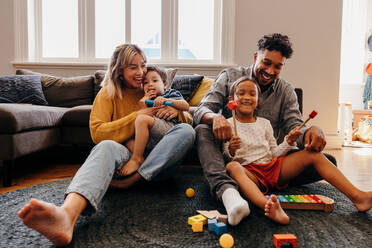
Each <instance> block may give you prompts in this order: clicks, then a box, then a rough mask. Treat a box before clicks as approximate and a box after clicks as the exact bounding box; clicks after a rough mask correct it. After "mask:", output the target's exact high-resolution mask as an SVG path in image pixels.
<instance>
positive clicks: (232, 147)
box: [229, 136, 241, 157]
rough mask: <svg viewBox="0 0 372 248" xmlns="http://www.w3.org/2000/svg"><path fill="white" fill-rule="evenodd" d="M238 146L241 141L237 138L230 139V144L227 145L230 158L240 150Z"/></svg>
mask: <svg viewBox="0 0 372 248" xmlns="http://www.w3.org/2000/svg"><path fill="white" fill-rule="evenodd" d="M240 145H241V141H240V138H239V137H238V136H233V137H231V139H230V143H229V153H230V155H231V157H234V156H235V153H236V151H237V150H238V149H240Z"/></svg>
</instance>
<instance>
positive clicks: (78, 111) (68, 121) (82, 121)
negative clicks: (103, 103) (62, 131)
mask: <svg viewBox="0 0 372 248" xmlns="http://www.w3.org/2000/svg"><path fill="white" fill-rule="evenodd" d="M91 110H92V105H82V106H77V107H73V108H70V109H69V110H67V111H66V113H65V114H64V115H63V118H62V123H63V126H81V127H88V126H89V117H90V111H91Z"/></svg>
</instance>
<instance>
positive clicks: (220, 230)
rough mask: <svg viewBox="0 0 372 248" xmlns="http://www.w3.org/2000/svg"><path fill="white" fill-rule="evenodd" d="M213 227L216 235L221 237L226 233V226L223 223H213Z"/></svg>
mask: <svg viewBox="0 0 372 248" xmlns="http://www.w3.org/2000/svg"><path fill="white" fill-rule="evenodd" d="M213 227H214V232H215V233H216V234H217V235H221V234H224V233H226V232H227V226H226V224H225V223H223V222H217V223H214V224H213Z"/></svg>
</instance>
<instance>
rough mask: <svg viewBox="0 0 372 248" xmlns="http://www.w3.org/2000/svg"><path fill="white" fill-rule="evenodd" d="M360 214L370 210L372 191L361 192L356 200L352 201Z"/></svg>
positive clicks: (371, 206)
mask: <svg viewBox="0 0 372 248" xmlns="http://www.w3.org/2000/svg"><path fill="white" fill-rule="evenodd" d="M352 202H353V203H354V205H355V207H356V208H357V209H358V211H360V212H366V211H368V210H370V209H371V208H372V191H369V192H362V194H360V195H359V196H358V198H357V199H355V200H352Z"/></svg>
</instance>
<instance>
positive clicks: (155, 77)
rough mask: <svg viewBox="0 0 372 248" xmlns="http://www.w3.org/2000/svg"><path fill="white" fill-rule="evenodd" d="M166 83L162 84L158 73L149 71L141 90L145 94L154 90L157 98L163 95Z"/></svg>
mask: <svg viewBox="0 0 372 248" xmlns="http://www.w3.org/2000/svg"><path fill="white" fill-rule="evenodd" d="M166 86H167V82H163V80H162V78H161V77H160V75H159V73H157V72H156V71H149V72H148V73H147V74H146V76H145V79H144V80H143V90H144V91H145V93H147V92H148V91H149V90H154V91H155V94H156V95H157V96H160V95H163V94H164V88H165V87H166Z"/></svg>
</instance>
